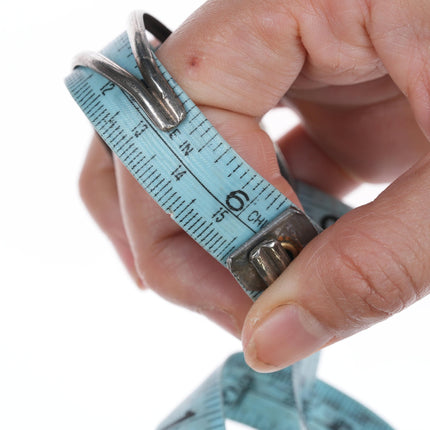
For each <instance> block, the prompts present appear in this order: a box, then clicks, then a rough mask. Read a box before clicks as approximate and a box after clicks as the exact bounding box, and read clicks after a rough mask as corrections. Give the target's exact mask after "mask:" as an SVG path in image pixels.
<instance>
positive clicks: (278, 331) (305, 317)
mask: <svg viewBox="0 0 430 430" xmlns="http://www.w3.org/2000/svg"><path fill="white" fill-rule="evenodd" d="M254 327H256V329H255V330H254V331H253V332H252V331H251V333H249V332H248V333H247V331H246V330H245V331H244V336H243V343H244V350H245V357H246V361H247V362H248V364H249V365H250V366H251V367H252V368H254V369H255V370H257V371H260V372H272V371H275V370H279V369H282V368H284V367H287V366H289V365H291V364H293V363H295V362H296V361H298V360H300V359H302V358H304V357H307V356H308V355H310V354H312V353H313V352H316V351H318V350H319V349H321V348H322V347H323V346H324V345H325V344H326V343H327V342H328V341H329V340H330V339H331V337H332V334H331V333H330V332H329V331H328V330H327V329H325V328H324V327H323V326H322V325H321V324H320V323H319V322H318V321H317V320H316V319H315V318H314V317H313V316H312V315H311V314H310V313H308V312H307V311H305V310H304V309H303V308H301V307H299V306H296V305H283V306H280V307H278V308H276V309H274V310H273V311H272V312H271V313H270V314H269V315H268V316H267V317H266V318H265V319H264V320H263V321H262V322H260V323H258V322H257V324H256V325H254ZM251 330H252V328H251Z"/></svg>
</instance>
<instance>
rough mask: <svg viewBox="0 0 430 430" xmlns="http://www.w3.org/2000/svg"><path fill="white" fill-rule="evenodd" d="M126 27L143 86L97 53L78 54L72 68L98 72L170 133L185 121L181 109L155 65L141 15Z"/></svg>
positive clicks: (131, 19) (134, 16)
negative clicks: (81, 67) (86, 68)
mask: <svg viewBox="0 0 430 430" xmlns="http://www.w3.org/2000/svg"><path fill="white" fill-rule="evenodd" d="M128 27H129V28H128V31H127V34H128V38H129V41H130V45H131V49H132V51H133V54H134V57H135V59H136V63H137V65H138V67H139V70H140V73H141V74H142V78H143V83H142V82H141V81H140V80H139V79H138V78H136V77H135V76H133V75H132V74H131V73H129V72H128V71H127V70H125V69H124V68H122V67H121V66H119V65H118V64H116V63H114V62H113V61H112V60H110V59H109V58H107V57H106V56H104V55H102V54H100V53H97V52H83V53H81V54H79V55H78V56H77V57H75V59H74V61H73V67H78V66H84V67H88V68H90V69H92V70H94V71H96V72H97V73H100V74H101V75H103V76H104V77H105V78H107V79H109V80H110V81H112V82H113V83H114V84H116V85H118V86H119V87H120V88H121V89H123V90H124V91H126V92H127V93H128V94H129V95H130V96H131V97H133V98H134V99H135V100H136V102H137V103H138V104H139V105H140V106H141V107H142V109H143V110H144V111H145V112H146V114H147V115H148V117H149V118H150V119H151V121H152V122H153V123H154V125H155V126H156V127H157V128H159V129H160V130H163V131H167V130H170V129H172V128H174V127H176V126H177V125H178V124H179V123H180V122H181V121H182V120H183V119H184V118H185V115H186V112H185V108H184V106H183V105H182V103H181V101H180V100H179V98H178V97H177V95H176V94H175V92H174V91H173V89H172V88H171V87H170V85H169V83H168V82H167V81H166V79H165V78H164V76H163V75H162V73H161V72H160V69H159V68H158V66H157V63H156V61H155V58H154V54H153V52H152V49H151V46H150V44H149V42H148V40H147V38H146V32H145V23H144V14H143V12H134V13H133V14H132V15H131V16H130V20H129V26H128Z"/></svg>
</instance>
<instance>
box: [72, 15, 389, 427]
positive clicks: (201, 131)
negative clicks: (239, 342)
mask: <svg viewBox="0 0 430 430" xmlns="http://www.w3.org/2000/svg"><path fill="white" fill-rule="evenodd" d="M146 29H148V30H149V31H151V32H152V33H153V34H154V36H155V37H156V38H157V39H159V40H160V41H163V40H164V39H165V38H166V37H168V35H169V34H170V31H169V30H168V29H167V28H166V27H164V26H163V25H162V24H161V23H159V22H158V21H157V20H156V19H154V18H153V17H151V16H149V15H146V14H143V13H139V12H137V13H134V14H133V15H132V17H131V20H130V27H129V30H128V36H127V34H122V35H121V36H119V37H118V38H117V39H116V40H115V41H114V42H112V43H111V44H110V45H109V46H108V47H107V48H106V49H104V50H103V51H102V52H101V53H84V54H81V55H79V56H78V57H76V59H75V62H74V66H75V70H74V71H73V73H72V74H71V75H70V76H69V77H67V78H66V85H67V87H68V89H69V91H70V92H71V94H72V96H73V97H74V99H75V100H76V102H77V103H78V104H79V106H80V107H81V109H82V110H83V111H84V113H85V114H86V115H87V117H88V118H89V119H90V121H91V122H92V124H93V125H94V127H95V129H96V131H97V132H98V133H99V135H100V136H101V137H102V138H103V140H104V141H105V142H106V144H107V145H108V146H109V147H110V148H111V149H112V151H114V152H115V153H116V154H117V156H118V157H119V158H120V160H121V161H122V162H123V164H124V165H125V166H126V167H127V168H128V170H129V171H130V172H131V173H132V174H133V176H134V177H135V178H136V180H137V181H138V182H139V183H140V184H141V185H142V187H144V188H145V190H146V191H147V192H148V193H149V194H150V195H151V196H152V197H153V199H154V200H155V201H156V202H157V203H158V204H159V205H160V206H161V207H162V208H163V209H164V210H165V211H166V212H167V213H169V214H170V215H171V216H172V218H173V219H174V220H175V221H176V222H177V223H178V224H179V225H180V226H181V227H182V228H183V229H184V230H185V231H186V232H187V233H188V234H189V235H190V236H191V237H192V238H193V239H194V240H196V241H197V242H198V243H199V244H200V245H201V246H202V247H203V248H204V249H205V250H206V251H207V252H209V253H210V254H211V255H212V256H213V257H215V258H216V259H217V260H218V261H219V262H221V263H222V264H223V265H225V266H227V267H228V268H229V269H230V271H231V272H232V273H233V275H234V276H235V278H236V279H237V280H238V282H239V283H240V285H241V286H242V287H243V288H244V290H245V291H246V292H247V294H248V295H249V296H250V297H251V298H252V299H253V300H255V299H256V298H257V297H258V295H259V294H260V293H261V291H263V290H264V289H265V288H266V287H267V286H268V285H270V284H271V283H272V282H273V281H274V280H275V279H276V278H277V277H278V276H279V275H280V273H281V272H282V271H283V270H285V268H286V267H287V266H288V264H289V263H290V262H291V260H292V259H293V258H295V257H296V255H297V254H298V253H299V252H300V251H301V249H302V248H303V247H304V246H305V245H306V244H307V243H308V242H309V241H310V240H312V238H313V237H315V236H316V235H317V234H318V232H319V231H320V228H319V227H318V226H317V224H316V223H315V222H313V221H312V220H311V219H310V218H308V217H307V216H306V215H305V214H304V213H303V212H301V211H300V210H299V209H297V208H296V207H295V206H294V205H293V204H292V203H291V202H290V201H289V200H288V199H287V198H286V197H285V196H284V195H282V194H281V193H280V192H279V191H278V190H277V189H276V188H274V187H273V186H272V185H271V184H270V183H268V182H267V181H266V180H265V179H263V178H262V177H261V176H260V175H259V174H258V173H256V172H255V171H254V170H253V169H252V168H251V167H250V166H249V165H247V164H246V163H245V161H244V160H242V159H241V158H240V157H239V156H238V155H237V154H236V153H235V152H234V151H233V149H232V148H231V147H230V146H229V145H228V144H227V142H225V141H224V139H223V138H222V137H221V136H220V135H219V134H218V132H217V131H216V130H215V129H214V127H213V126H212V125H211V124H210V123H209V121H208V120H207V119H206V118H205V117H204V116H203V114H202V113H201V112H200V111H199V109H198V108H197V106H195V104H194V103H193V102H192V101H191V100H190V98H189V97H188V96H187V95H186V94H185V93H184V92H183V91H182V89H181V88H180V87H179V86H178V85H177V84H176V83H175V82H174V80H173V79H172V78H171V76H170V75H169V74H168V72H167V71H166V70H165V68H164V67H163V66H162V65H161V63H160V62H159V61H158V59H157V58H156V56H155V55H154V53H153V51H152V49H151V48H150V45H149V43H148V41H147V39H146V36H145V30H146ZM281 167H282V166H281ZM215 178H216V180H215ZM298 192H299V196H300V197H302V196H303V204H304V207H305V208H306V209H307V210H309V211H310V213H315V214H318V215H320V214H322V215H323V216H322V217H321V219H322V220H332V219H334V218H336V217H337V216H340V215H341V214H342V213H344V212H346V211H347V208H346V207H345V206H344V205H342V204H341V203H336V202H335V201H334V200H332V199H330V198H329V197H327V196H324V195H323V194H321V192H319V191H317V190H313V189H311V188H310V187H308V186H306V185H304V184H298ZM315 198H316V200H315ZM315 201H316V202H317V204H316V205H314V202H315ZM327 207H331V208H333V207H335V210H334V212H335V214H336V216H335V217H333V215H331V214H328V215H327ZM325 222H326V221H324V223H325ZM317 359H318V357H317V356H312V357H310V358H309V359H306V360H302V361H301V362H299V363H296V364H295V365H293V366H292V367H291V368H288V369H285V370H284V371H281V372H280V373H277V374H273V376H268V375H259V374H257V373H255V372H253V371H252V370H251V369H249V368H248V367H247V366H246V364H245V363H244V361H243V357H242V356H241V355H236V356H233V357H231V358H230V359H229V360H228V361H227V362H226V364H225V365H224V366H223V367H222V368H221V369H220V370H219V371H217V372H216V373H215V374H214V375H213V376H212V377H211V378H210V379H209V380H208V381H207V382H206V383H205V384H203V385H202V387H201V388H200V389H199V390H198V391H197V392H196V394H194V395H192V396H191V397H190V398H189V399H187V400H186V401H185V402H184V403H183V404H182V405H181V406H180V407H179V408H178V409H177V410H176V411H175V412H174V413H173V414H172V415H171V416H169V417H168V418H167V419H166V421H164V422H163V423H162V424H161V425H160V426H159V427H158V429H159V430H168V429H169V430H172V429H176V430H179V429H189V430H191V429H192V430H215V429H218V430H222V429H224V428H225V427H224V419H225V416H228V417H230V418H232V419H236V420H238V421H242V422H244V423H247V424H249V425H252V426H255V427H256V428H258V429H261V430H278V429H279V430H281V429H282V430H283V429H286V428H288V429H294V430H295V429H297V430H298V429H299V428H300V429H302V430H303V429H309V430H328V429H333V430H334V429H336V430H360V429H364V428H365V429H367V430H390V429H391V427H390V426H388V424H385V423H384V422H383V421H382V420H380V419H379V418H378V417H376V416H375V415H374V414H373V413H372V412H370V411H368V410H367V409H366V408H364V407H363V406H361V405H359V404H358V403H356V402H354V401H353V400H351V399H349V398H348V397H346V396H345V395H343V394H341V393H339V392H338V391H336V390H334V389H332V388H331V387H328V386H326V385H324V384H323V383H322V382H320V381H318V380H316V379H315V369H316V363H317Z"/></svg>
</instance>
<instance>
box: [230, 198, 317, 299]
mask: <svg viewBox="0 0 430 430" xmlns="http://www.w3.org/2000/svg"><path fill="white" fill-rule="evenodd" d="M320 231H321V229H319V227H318V226H316V225H315V224H314V223H312V222H311V221H310V219H309V218H308V217H307V216H306V215H305V214H304V213H303V212H301V211H299V210H298V209H297V208H295V207H290V208H289V209H287V210H286V211H285V212H284V213H282V214H281V215H280V216H279V217H277V218H276V219H275V220H273V221H272V222H271V223H270V224H268V225H267V226H266V227H264V228H263V229H261V230H260V231H259V232H258V233H257V234H256V235H255V236H253V237H252V238H251V239H250V240H248V241H247V242H245V243H244V244H243V245H242V246H241V247H240V248H238V249H237V250H236V251H234V252H233V253H232V254H231V255H230V256H229V258H228V259H227V267H228V268H229V270H230V271H231V273H232V274H233V276H234V277H235V278H236V279H237V281H238V282H239V284H240V285H242V287H243V288H245V289H247V290H250V291H262V290H265V289H266V288H267V286H268V285H270V284H271V283H272V282H273V281H274V280H275V279H276V278H277V277H278V276H279V275H280V274H281V273H282V271H283V270H285V269H286V267H287V266H288V264H289V263H290V262H291V260H292V259H293V258H294V255H292V253H291V252H288V248H287V249H285V248H284V247H283V246H282V243H288V244H294V245H295V250H296V251H297V253H298V252H300V251H301V249H303V248H304V246H305V245H306V244H307V243H308V242H310V241H311V240H312V239H313V238H314V237H315V236H316V235H317V234H318V233H319V232H320ZM269 248H271V249H269ZM281 248H282V251H281ZM284 253H285V254H286V256H285V254H284ZM288 260H289V261H288ZM284 266H285V267H284Z"/></svg>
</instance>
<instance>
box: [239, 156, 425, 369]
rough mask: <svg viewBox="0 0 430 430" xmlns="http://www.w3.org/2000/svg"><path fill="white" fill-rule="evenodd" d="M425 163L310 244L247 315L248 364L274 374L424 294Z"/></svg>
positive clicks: (245, 326) (243, 338)
mask: <svg viewBox="0 0 430 430" xmlns="http://www.w3.org/2000/svg"><path fill="white" fill-rule="evenodd" d="M429 193H430V156H429V155H427V156H426V157H425V158H424V159H423V160H421V162H419V163H418V164H417V165H416V166H414V167H413V168H412V169H411V170H409V171H408V172H407V173H405V174H404V175H403V176H402V177H400V178H399V179H398V180H397V181H395V182H394V183H393V184H392V185H391V186H390V187H389V188H388V189H387V190H386V191H385V192H383V193H382V194H381V195H380V196H379V197H378V198H377V199H376V200H375V201H374V202H372V203H370V204H368V205H366V206H363V207H360V208H357V209H355V210H353V211H351V212H350V213H349V214H347V215H345V216H344V217H342V218H341V219H340V220H339V221H338V222H337V223H336V224H334V225H333V226H332V227H330V228H329V229H328V230H326V231H325V232H323V233H322V234H321V235H320V236H318V237H317V238H316V239H314V240H313V241H312V242H311V243H310V244H309V245H308V246H307V247H306V248H305V249H304V250H303V252H302V253H301V254H300V255H299V256H298V257H297V259H296V260H294V261H293V263H292V264H291V265H290V266H289V267H288V268H287V270H286V271H285V272H284V273H283V274H282V275H281V276H280V277H279V278H278V279H277V280H276V281H275V282H274V283H273V284H272V285H271V286H270V287H269V288H268V289H267V290H266V291H265V292H264V293H263V294H262V296H261V297H260V298H259V299H258V300H257V302H256V303H255V304H254V305H253V307H252V308H251V310H250V312H249V314H248V315H247V318H246V321H245V325H244V329H243V332H242V340H243V344H244V350H245V357H246V360H247V362H248V364H249V365H250V366H251V367H253V368H254V369H256V370H258V371H274V370H278V369H280V368H283V367H286V366H288V365H291V364H292V363H294V362H296V361H298V360H300V359H302V358H304V357H306V356H308V355H310V354H312V353H314V352H316V351H318V350H319V349H321V348H322V347H324V346H326V345H328V344H331V343H334V342H336V341H338V340H340V339H342V338H345V337H347V336H350V335H352V334H354V333H356V332H358V331H360V330H363V329H365V328H367V327H369V326H371V325H372V324H375V323H376V322H379V321H381V320H383V319H385V318H387V317H389V316H391V315H392V314H394V313H396V312H399V311H401V310H402V309H404V308H405V307H406V306H408V305H410V304H412V303H414V302H415V301H417V300H418V299H420V298H421V297H423V296H424V295H425V294H427V293H428V292H429V290H430V265H429V264H428V261H429V259H430V227H429V215H430V202H429V199H428V196H429Z"/></svg>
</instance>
